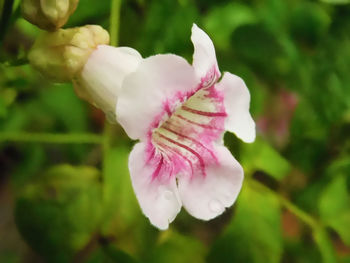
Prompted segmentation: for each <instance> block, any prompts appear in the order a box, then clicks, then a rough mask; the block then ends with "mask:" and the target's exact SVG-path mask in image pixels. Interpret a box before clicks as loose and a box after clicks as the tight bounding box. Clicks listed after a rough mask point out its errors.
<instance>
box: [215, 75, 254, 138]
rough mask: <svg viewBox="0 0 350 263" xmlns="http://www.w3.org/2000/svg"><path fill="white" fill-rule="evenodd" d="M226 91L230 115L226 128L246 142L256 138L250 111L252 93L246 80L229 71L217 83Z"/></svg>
mask: <svg viewBox="0 0 350 263" xmlns="http://www.w3.org/2000/svg"><path fill="white" fill-rule="evenodd" d="M216 87H217V88H218V89H219V90H222V91H223V92H224V98H225V99H224V103H225V109H226V113H227V114H228V117H227V119H226V122H225V128H226V130H228V131H230V132H233V133H235V134H236V135H237V137H238V138H240V139H242V140H243V141H244V142H253V141H254V140H255V122H254V120H253V119H252V117H251V115H250V113H249V104H250V93H249V90H248V88H247V86H246V85H245V83H244V81H243V80H242V79H241V78H240V77H237V76H236V75H233V74H231V73H229V72H225V73H224V77H223V78H222V80H221V81H220V82H219V83H218V84H216Z"/></svg>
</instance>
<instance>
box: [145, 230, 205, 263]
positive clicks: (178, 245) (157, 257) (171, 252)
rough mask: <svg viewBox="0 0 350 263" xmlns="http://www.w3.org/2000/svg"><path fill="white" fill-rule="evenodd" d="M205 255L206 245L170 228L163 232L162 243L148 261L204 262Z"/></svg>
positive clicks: (171, 262)
mask: <svg viewBox="0 0 350 263" xmlns="http://www.w3.org/2000/svg"><path fill="white" fill-rule="evenodd" d="M204 257H205V247H204V245H203V244H202V243H201V242H200V241H199V240H196V239H194V238H192V237H190V236H185V235H181V234H179V233H176V232H174V231H170V230H168V231H166V232H163V233H162V236H161V238H160V244H158V245H157V246H156V248H155V249H154V250H153V251H152V255H151V258H150V259H149V260H148V261H147V262H151V263H163V262H167V263H191V262H196V263H204V262H205V260H204Z"/></svg>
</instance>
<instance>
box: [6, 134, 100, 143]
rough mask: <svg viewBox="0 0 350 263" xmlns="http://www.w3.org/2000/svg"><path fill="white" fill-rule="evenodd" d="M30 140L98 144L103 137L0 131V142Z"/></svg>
mask: <svg viewBox="0 0 350 263" xmlns="http://www.w3.org/2000/svg"><path fill="white" fill-rule="evenodd" d="M4 141H5V142H32V143H55V144H56V143H57V144H61V143H91V144H100V143H102V142H103V137H102V136H100V135H96V134H90V133H71V134H54V133H29V132H19V133H0V142H4Z"/></svg>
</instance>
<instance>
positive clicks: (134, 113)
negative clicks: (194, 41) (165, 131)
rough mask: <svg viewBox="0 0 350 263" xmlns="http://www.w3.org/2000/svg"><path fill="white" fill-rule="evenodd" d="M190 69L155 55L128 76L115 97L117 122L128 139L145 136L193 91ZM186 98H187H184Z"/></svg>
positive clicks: (176, 60)
mask: <svg viewBox="0 0 350 263" xmlns="http://www.w3.org/2000/svg"><path fill="white" fill-rule="evenodd" d="M196 85H197V83H196V80H195V74H194V70H193V67H192V66H191V65H190V64H188V62H187V61H186V60H185V59H183V58H182V57H179V56H175V55H157V56H152V57H149V58H147V59H144V60H143V61H142V62H141V63H140V65H139V67H138V69H137V70H136V71H135V72H133V73H132V74H130V75H128V76H127V77H126V78H125V80H124V82H123V86H122V90H121V92H120V94H119V97H118V103H117V111H116V112H117V118H118V121H119V123H120V124H121V125H122V126H123V128H124V129H125V131H126V133H127V134H128V135H129V137H131V138H132V139H142V138H145V137H146V136H147V133H149V132H150V131H151V130H152V129H153V128H156V127H154V125H155V123H157V122H159V120H160V119H162V117H166V116H165V115H164V113H166V112H169V111H173V110H174V109H175V108H176V107H177V106H178V104H179V101H180V100H181V98H182V99H183V98H185V97H186V96H187V95H188V94H189V93H191V92H192V91H193V90H194V89H195V88H196ZM186 94H187V95H186Z"/></svg>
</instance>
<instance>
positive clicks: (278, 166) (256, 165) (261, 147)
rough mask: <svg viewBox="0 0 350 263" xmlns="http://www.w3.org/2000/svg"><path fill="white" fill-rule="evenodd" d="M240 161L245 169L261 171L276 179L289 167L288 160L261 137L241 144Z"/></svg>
mask: <svg viewBox="0 0 350 263" xmlns="http://www.w3.org/2000/svg"><path fill="white" fill-rule="evenodd" d="M241 163H242V165H243V167H244V168H245V170H246V171H250V172H254V171H257V170H258V171H263V172H265V173H267V174H269V175H270V176H272V177H273V178H275V179H277V180H281V179H282V178H283V177H284V176H286V175H287V174H288V173H289V171H290V169H291V166H290V164H289V162H288V161H287V160H286V159H285V158H284V157H283V156H282V155H280V153H279V152H278V151H276V150H275V149H274V148H273V147H272V146H271V145H269V144H268V143H267V142H266V141H265V140H263V139H262V138H257V139H256V141H255V142H254V143H252V144H244V145H243V149H242V156H241Z"/></svg>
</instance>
